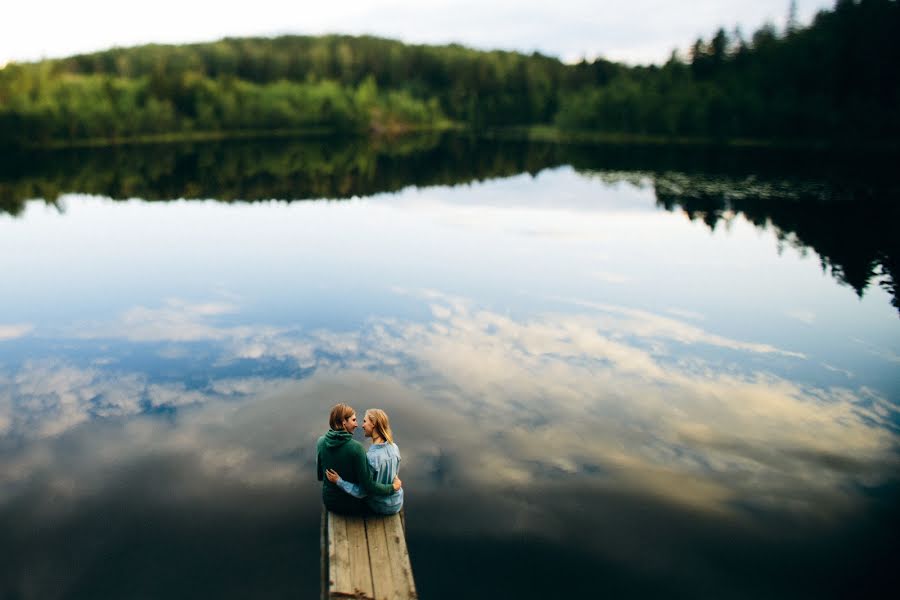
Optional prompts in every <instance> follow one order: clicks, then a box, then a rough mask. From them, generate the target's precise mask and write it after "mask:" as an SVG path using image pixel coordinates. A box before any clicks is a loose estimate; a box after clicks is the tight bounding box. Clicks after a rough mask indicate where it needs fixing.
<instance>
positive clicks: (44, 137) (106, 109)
mask: <svg viewBox="0 0 900 600" xmlns="http://www.w3.org/2000/svg"><path fill="white" fill-rule="evenodd" d="M898 39H900V8H898V2H897V1H896V0H839V1H838V2H837V3H836V5H835V7H834V9H833V10H829V11H822V12H821V13H819V14H818V15H817V16H816V18H815V19H814V21H813V22H812V24H811V25H810V26H809V27H805V28H800V27H797V26H796V25H793V24H791V25H789V27H788V28H787V29H786V30H785V31H783V32H778V31H776V30H775V29H774V28H773V27H772V26H766V27H764V28H762V29H760V30H759V31H757V32H755V33H754V34H753V35H752V36H751V37H750V38H749V39H746V38H745V37H744V36H743V35H742V34H741V33H740V32H739V31H738V32H732V33H729V32H726V31H725V30H719V31H718V32H716V33H715V35H713V37H711V38H710V39H709V40H708V41H707V40H702V39H701V40H698V41H697V42H696V43H695V44H694V45H693V47H692V49H691V51H690V56H689V57H687V58H680V57H679V56H678V54H677V53H674V52H673V55H672V58H671V59H670V60H669V61H668V62H667V63H666V64H664V65H662V66H655V65H653V66H647V67H629V66H625V65H621V64H616V63H613V62H610V61H606V60H604V59H596V60H593V61H582V62H580V63H578V64H574V65H567V64H564V63H562V62H561V61H559V60H558V59H556V58H553V57H548V56H543V55H541V54H538V53H535V54H531V55H525V54H520V53H516V52H504V51H492V52H484V51H476V50H472V49H468V48H464V47H462V46H459V45H448V46H424V45H407V44H403V43H401V42H397V41H392V40H386V39H381V38H376V37H370V36H362V37H352V36H341V35H330V36H320V37H308V36H284V37H278V38H241V39H230V38H229V39H223V40H220V41H217V42H211V43H203V44H190V45H181V46H169V45H147V46H140V47H135V48H116V49H112V50H107V51H104V52H97V53H92V54H85V55H79V56H73V57H69V58H64V59H57V60H46V61H42V62H39V63H30V64H11V65H8V66H6V67H5V68H4V69H2V70H0V143H2V144H7V145H8V144H13V145H17V144H26V145H41V144H45V143H50V142H78V141H84V140H99V141H104V140H105V141H112V140H117V139H128V138H141V137H148V136H160V135H174V136H182V135H190V134H210V133H214V134H219V135H233V134H242V133H243V134H247V133H254V134H258V133H264V132H284V133H290V132H300V131H311V130H316V131H329V132H351V133H363V132H366V131H372V130H374V131H382V130H384V131H397V132H399V131H404V130H410V129H428V128H432V129H433V128H442V127H447V126H450V125H456V126H461V127H467V128H472V129H475V130H483V129H484V128H489V127H504V126H511V125H518V126H521V125H525V126H531V125H555V126H556V127H558V128H559V129H560V130H563V131H566V130H568V131H595V132H601V133H607V134H641V135H653V136H661V137H664V138H675V137H691V138H698V139H734V138H749V139H778V140H797V139H801V140H804V139H805V140H819V141H821V140H825V141H844V140H847V139H853V140H863V141H865V140H869V141H871V140H890V141H895V140H896V139H897V138H898V137H900V115H898V111H896V110H895V107H896V105H897V100H898V98H900V83H898V81H900V78H898V77H897V76H896V74H895V71H896V65H897V64H898V60H900V42H898V41H897V40H898Z"/></svg>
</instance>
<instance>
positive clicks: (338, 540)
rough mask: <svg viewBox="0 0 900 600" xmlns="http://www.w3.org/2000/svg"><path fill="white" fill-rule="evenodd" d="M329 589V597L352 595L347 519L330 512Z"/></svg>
mask: <svg viewBox="0 0 900 600" xmlns="http://www.w3.org/2000/svg"><path fill="white" fill-rule="evenodd" d="M327 527H328V589H329V597H332V598H334V597H340V596H341V595H344V596H352V595H353V593H354V592H353V585H352V583H351V581H350V542H349V540H348V538H347V519H346V517H342V516H341V515H336V514H334V513H332V512H329V513H328V525H327Z"/></svg>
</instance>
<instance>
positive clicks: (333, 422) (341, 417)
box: [328, 402, 356, 431]
mask: <svg viewBox="0 0 900 600" xmlns="http://www.w3.org/2000/svg"><path fill="white" fill-rule="evenodd" d="M355 414H356V411H355V410H353V407H352V406H348V405H346V404H344V403H343V402H342V403H340V404H335V405H334V407H333V408H332V409H331V416H329V417H328V424H329V425H330V426H331V428H332V429H334V430H336V431H337V430H340V429H343V427H344V421H346V420H347V419H349V418H350V417H352V416H353V415H355Z"/></svg>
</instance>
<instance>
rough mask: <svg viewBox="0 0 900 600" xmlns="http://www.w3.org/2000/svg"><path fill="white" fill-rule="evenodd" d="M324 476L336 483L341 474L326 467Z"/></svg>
mask: <svg viewBox="0 0 900 600" xmlns="http://www.w3.org/2000/svg"><path fill="white" fill-rule="evenodd" d="M325 477H327V478H328V481H330V482H331V483H337V482H338V480H339V479H340V478H341V476H340V475H338V474H337V471H335V470H334V469H328V470H327V471H325ZM395 489H396V488H395Z"/></svg>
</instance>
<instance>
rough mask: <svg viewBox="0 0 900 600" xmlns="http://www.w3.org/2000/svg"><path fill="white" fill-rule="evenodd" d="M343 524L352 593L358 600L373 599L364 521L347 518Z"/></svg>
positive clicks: (373, 593) (357, 518)
mask: <svg viewBox="0 0 900 600" xmlns="http://www.w3.org/2000/svg"><path fill="white" fill-rule="evenodd" d="M345 522H346V527H347V539H348V540H349V546H350V584H351V586H352V590H353V593H355V594H356V595H357V597H359V598H374V597H375V590H374V587H373V585H372V567H371V565H370V563H369V560H370V559H369V544H368V539H367V537H366V524H365V521H364V520H363V519H362V518H359V517H356V518H348V519H346V521H345Z"/></svg>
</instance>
